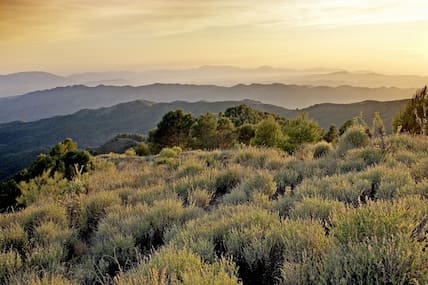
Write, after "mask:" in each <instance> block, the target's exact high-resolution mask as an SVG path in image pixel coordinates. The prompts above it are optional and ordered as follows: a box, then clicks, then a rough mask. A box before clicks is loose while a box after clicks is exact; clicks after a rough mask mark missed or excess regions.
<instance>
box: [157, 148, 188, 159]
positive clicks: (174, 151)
mask: <svg viewBox="0 0 428 285" xmlns="http://www.w3.org/2000/svg"><path fill="white" fill-rule="evenodd" d="M181 152H182V150H181V148H180V147H178V146H176V147H173V148H170V147H165V148H163V149H162V150H161V152H160V153H159V156H160V157H162V158H175V157H177V156H178V155H179V154H180V153H181Z"/></svg>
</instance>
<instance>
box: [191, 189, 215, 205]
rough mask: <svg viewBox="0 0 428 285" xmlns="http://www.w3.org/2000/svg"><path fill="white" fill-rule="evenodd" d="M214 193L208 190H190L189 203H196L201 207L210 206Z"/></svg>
mask: <svg viewBox="0 0 428 285" xmlns="http://www.w3.org/2000/svg"><path fill="white" fill-rule="evenodd" d="M212 196H213V194H212V193H210V192H208V191H207V190H202V189H196V190H194V191H192V192H190V194H189V197H188V203H189V205H194V206H196V207H200V208H204V209H206V208H208V206H209V205H210V203H211V200H212Z"/></svg>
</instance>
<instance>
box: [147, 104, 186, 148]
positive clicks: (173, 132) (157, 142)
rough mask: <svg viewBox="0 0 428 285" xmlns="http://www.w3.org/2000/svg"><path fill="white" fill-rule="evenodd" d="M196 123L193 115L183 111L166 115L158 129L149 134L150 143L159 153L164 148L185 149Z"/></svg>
mask: <svg viewBox="0 0 428 285" xmlns="http://www.w3.org/2000/svg"><path fill="white" fill-rule="evenodd" d="M193 123H194V119H193V117H192V115H191V114H189V113H186V112H184V111H183V110H176V111H170V112H168V113H166V114H165V115H164V116H163V118H162V120H161V121H160V122H159V123H158V125H157V127H156V128H155V129H154V130H152V131H151V132H150V134H149V141H150V142H151V143H152V144H153V146H154V150H155V151H156V152H157V151H159V150H161V149H162V148H164V147H171V146H179V147H181V148H185V147H186V146H187V142H188V139H189V135H190V130H191V128H192V125H193Z"/></svg>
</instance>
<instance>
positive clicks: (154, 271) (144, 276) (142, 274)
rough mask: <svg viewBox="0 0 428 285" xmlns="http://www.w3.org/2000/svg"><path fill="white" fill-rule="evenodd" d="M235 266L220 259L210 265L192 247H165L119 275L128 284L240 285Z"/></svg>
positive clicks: (120, 283)
mask: <svg viewBox="0 0 428 285" xmlns="http://www.w3.org/2000/svg"><path fill="white" fill-rule="evenodd" d="M235 274H236V268H235V266H234V265H233V264H232V263H230V262H228V261H226V260H220V261H216V262H213V263H212V264H208V263H205V262H203V260H202V259H201V258H200V257H199V256H198V255H196V254H194V253H192V252H191V251H189V250H186V249H182V250H177V249H175V248H171V247H168V248H165V249H162V250H160V251H159V252H157V253H156V254H154V255H153V256H151V258H150V259H148V260H146V261H144V262H142V263H141V264H140V265H139V266H138V267H136V268H135V269H133V270H132V271H130V272H128V273H126V274H124V275H121V276H119V277H118V278H117V284H118V285H122V284H123V285H124V284H135V285H136V284H183V285H193V284H213V285H223V284H225V285H232V284H240V282H239V281H238V278H237V277H236V275H235Z"/></svg>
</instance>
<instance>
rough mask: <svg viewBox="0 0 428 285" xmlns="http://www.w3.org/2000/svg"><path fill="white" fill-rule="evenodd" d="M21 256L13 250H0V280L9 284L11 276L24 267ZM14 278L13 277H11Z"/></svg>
mask: <svg viewBox="0 0 428 285" xmlns="http://www.w3.org/2000/svg"><path fill="white" fill-rule="evenodd" d="M22 265H23V262H22V259H21V256H20V255H19V254H18V253H17V252H15V251H13V250H8V251H0V282H1V283H2V284H8V283H9V281H8V280H9V278H10V277H12V276H13V275H14V274H16V273H17V272H18V271H19V270H20V269H21V268H22ZM11 279H12V278H11Z"/></svg>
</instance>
